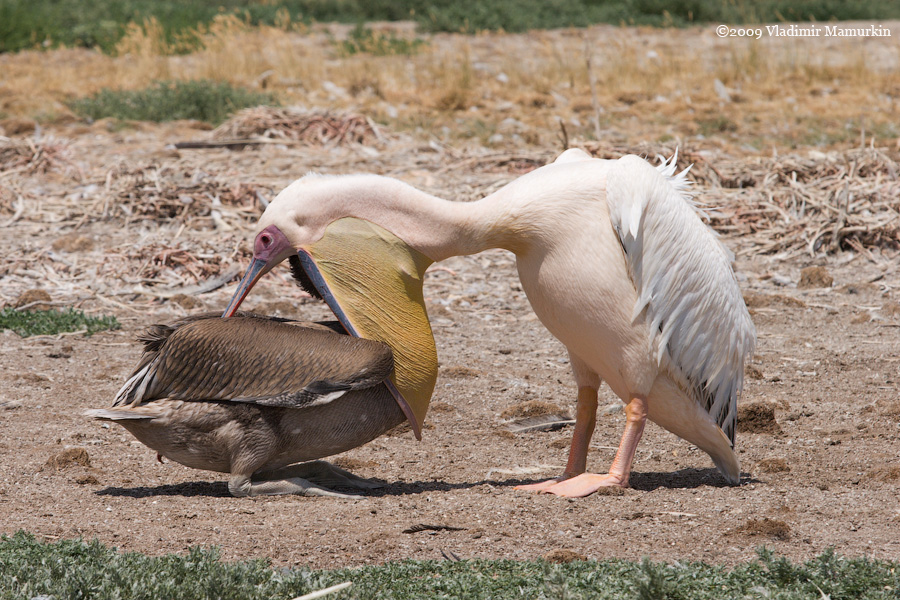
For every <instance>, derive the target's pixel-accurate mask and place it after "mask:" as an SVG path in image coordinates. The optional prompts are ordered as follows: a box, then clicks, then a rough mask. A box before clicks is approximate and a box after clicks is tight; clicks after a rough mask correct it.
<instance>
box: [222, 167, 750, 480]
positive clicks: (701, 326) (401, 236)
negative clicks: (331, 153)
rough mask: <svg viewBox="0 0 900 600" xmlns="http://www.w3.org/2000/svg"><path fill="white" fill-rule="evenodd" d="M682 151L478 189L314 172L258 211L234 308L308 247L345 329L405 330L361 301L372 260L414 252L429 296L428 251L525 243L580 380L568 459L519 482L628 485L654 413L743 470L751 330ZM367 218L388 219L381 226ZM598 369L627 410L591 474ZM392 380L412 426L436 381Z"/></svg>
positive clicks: (523, 268) (548, 321)
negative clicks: (699, 207) (462, 196)
mask: <svg viewBox="0 0 900 600" xmlns="http://www.w3.org/2000/svg"><path fill="white" fill-rule="evenodd" d="M674 163H675V161H674V159H673V160H672V161H671V162H669V163H663V164H662V165H660V167H659V168H654V167H652V166H651V165H650V164H649V163H647V162H646V161H645V160H643V159H641V158H639V157H637V156H625V157H623V158H621V159H619V160H598V159H592V158H591V157H590V156H589V155H588V154H586V153H585V152H583V151H581V150H568V151H566V152H564V153H563V154H562V155H560V156H559V158H557V160H556V161H555V162H553V163H552V164H549V165H546V166H544V167H542V168H540V169H536V170H535V171H532V172H531V173H528V174H526V175H524V176H522V177H520V178H518V179H516V180H515V181H513V182H511V183H510V184H508V185H506V186H505V187H503V188H502V189H500V190H498V191H497V192H495V193H493V194H491V195H489V196H487V197H485V198H483V199H482V200H480V201H477V202H471V203H461V202H450V201H446V200H442V199H440V198H436V197H434V196H431V195H429V194H426V193H424V192H422V191H419V190H417V189H415V188H413V187H411V186H409V185H407V184H404V183H402V182H400V181H397V180H394V179H390V178H387V177H380V176H375V175H348V176H336V177H333V176H319V175H308V176H306V177H303V178H302V179H299V180H297V181H295V182H294V183H292V184H291V185H289V186H288V187H287V188H285V189H284V190H283V191H282V192H281V193H280V194H279V195H278V196H277V197H276V198H275V200H273V202H272V203H271V204H270V205H269V207H268V208H267V209H266V211H265V213H264V214H263V215H262V217H261V218H260V221H259V224H258V232H259V233H258V234H257V236H256V241H255V246H254V260H253V262H252V264H251V266H250V268H249V269H248V270H247V273H246V274H245V275H244V278H243V280H242V281H241V283H240V285H239V287H238V289H237V291H236V292H235V295H234V298H233V299H232V301H231V304H230V305H229V307H228V308H227V309H226V311H225V315H224V316H230V315H231V314H233V313H234V311H235V310H237V307H238V306H239V305H240V303H241V301H242V300H243V298H244V297H245V296H246V294H247V292H248V291H249V290H250V288H251V287H252V286H253V284H254V283H255V282H256V281H257V279H258V278H259V277H260V276H261V275H262V274H264V273H265V272H267V271H268V270H269V269H271V268H272V267H273V266H275V265H276V264H278V263H280V262H281V261H282V260H284V259H285V258H287V257H289V256H291V255H294V254H297V253H299V256H300V258H301V261H302V262H303V265H304V268H305V269H306V271H307V273H308V274H309V275H310V277H311V279H312V280H313V281H314V282H315V283H316V285H317V287H318V288H319V291H320V292H322V294H323V296H325V298H326V300H328V302H329V305H330V306H331V308H332V310H334V312H335V314H336V315H337V317H338V318H339V319H340V320H341V322H342V323H344V325H345V327H347V328H348V330H349V331H350V332H351V333H354V332H355V333H357V334H358V335H361V336H363V337H369V336H367V335H366V331H367V330H372V329H379V328H380V329H381V330H382V331H384V330H387V329H392V328H393V329H402V328H403V320H404V315H403V314H395V311H394V310H393V307H392V306H391V305H384V304H382V305H379V306H380V310H379V312H378V313H377V314H376V313H372V312H371V310H360V307H362V306H364V305H365V306H368V307H371V306H373V304H374V305H378V303H377V302H374V299H373V298H371V295H370V294H369V293H368V291H367V290H369V289H370V288H371V285H372V283H371V275H370V274H369V272H368V269H369V268H371V267H372V266H373V265H377V264H381V263H387V262H392V261H393V260H394V259H393V258H392V257H393V256H395V255H398V254H400V255H406V254H407V253H408V252H412V255H413V256H416V257H417V259H416V260H415V261H414V262H413V264H411V265H410V266H408V267H407V270H408V272H409V278H408V280H409V282H410V284H409V286H408V289H409V290H410V293H414V294H418V295H419V296H418V297H421V287H420V286H421V277H422V274H423V272H424V270H425V269H426V268H427V267H428V265H430V264H431V263H432V262H436V261H440V260H444V259H446V258H448V257H451V256H457V255H464V254H474V253H477V252H481V251H483V250H486V249H489V248H504V249H506V250H509V251H511V252H513V253H514V254H515V255H516V262H517V266H518V271H519V277H520V279H521V282H522V288H523V289H524V290H525V293H526V294H527V296H528V299H529V301H530V302H531V306H532V307H533V309H534V311H535V313H536V314H537V316H538V317H539V318H540V320H541V322H543V324H544V325H545V326H546V327H547V328H548V329H549V330H550V332H551V333H553V335H555V336H556V337H557V338H559V340H560V341H562V343H563V344H565V346H566V348H567V350H568V352H569V356H570V359H571V363H572V369H573V372H574V375H575V380H576V383H577V385H578V400H577V408H576V423H575V431H574V434H573V438H572V445H571V449H570V451H569V460H568V464H567V466H566V468H565V470H564V472H563V473H562V475H561V476H560V477H557V478H556V479H553V480H550V481H545V482H542V483H538V484H534V485H531V486H523V487H525V488H530V489H539V490H545V491H547V492H550V493H554V494H557V495H560V496H586V495H588V494H591V493H593V492H594V491H596V490H597V489H599V488H600V487H603V486H622V487H624V486H627V485H628V480H629V474H630V472H631V464H632V460H633V458H634V453H635V450H636V448H637V444H638V442H639V441H640V438H641V434H642V432H643V429H644V424H645V422H646V419H648V418H649V419H650V420H652V421H653V422H655V423H657V424H659V425H661V426H662V427H664V428H665V429H667V430H669V431H671V432H672V433H674V434H676V435H678V436H679V437H681V438H683V439H685V440H687V441H688V442H691V443H692V444H694V445H696V446H697V447H699V448H701V449H702V450H704V451H705V452H706V453H708V454H709V455H710V457H712V459H713V462H714V463H715V465H716V466H717V467H718V469H719V470H720V471H721V472H722V474H723V475H724V476H725V478H726V479H727V480H728V481H729V482H731V483H737V482H738V480H739V477H740V467H739V464H738V459H737V456H736V455H735V453H734V450H733V446H734V430H735V421H736V414H737V401H738V397H739V395H740V393H741V388H742V384H743V364H744V360H745V359H746V358H747V357H748V356H749V355H750V353H751V352H752V350H753V346H754V343H755V331H754V327H753V324H752V322H751V320H750V316H749V314H748V313H747V309H746V307H745V305H744V302H743V298H742V296H741V293H740V290H739V288H738V284H737V281H736V280H735V277H734V273H733V271H732V268H731V262H732V255H731V253H730V252H729V251H728V250H727V249H726V248H725V247H724V246H723V245H722V244H721V243H720V242H719V240H718V239H717V237H716V235H715V234H714V233H713V232H712V230H710V229H709V228H708V227H707V226H706V225H704V224H703V222H702V221H701V220H700V217H699V216H698V214H697V211H696V210H695V209H694V207H693V206H692V204H691V203H690V202H689V201H688V200H687V198H686V197H685V196H684V195H683V194H682V193H681V191H680V189H681V188H682V187H683V186H684V184H685V183H686V182H685V180H684V174H683V173H682V175H679V176H675V175H674V169H675V164H674ZM361 222H367V223H369V224H375V226H376V228H377V230H382V229H383V230H386V231H388V232H390V234H389V235H382V234H379V233H377V232H376V233H375V234H371V233H369V228H367V227H365V226H361ZM398 245H400V246H404V247H403V248H398ZM410 248H411V249H412V250H411V251H410ZM373 324H376V325H377V327H374V328H373ZM374 337H375V339H379V340H381V341H385V342H386V343H388V345H391V347H392V348H393V349H394V352H395V360H396V353H397V351H398V348H397V347H396V345H395V344H392V343H391V341H390V339H385V337H378V336H377V335H376V336H374ZM388 337H390V336H388ZM601 381H606V383H607V385H609V387H610V388H611V389H612V390H613V392H614V393H615V394H616V395H617V396H619V398H621V399H622V400H623V401H624V402H625V404H626V407H625V412H626V417H627V419H626V425H625V432H624V434H623V436H622V439H621V442H620V443H619V447H618V451H617V452H616V456H615V459H614V460H613V462H612V465H611V467H610V469H609V472H608V473H605V474H591V473H586V472H585V471H586V462H587V452H588V446H589V443H590V439H591V435H592V434H593V429H594V423H595V417H596V410H597V390H598V388H599V386H600V382H601ZM397 383H398V385H397V394H396V397H397V399H398V402H399V403H400V404H401V406H402V407H404V410H405V411H406V414H407V416H409V417H410V420H411V421H412V422H413V425H414V427H416V426H417V425H420V424H421V420H422V418H423V417H424V411H425V409H426V408H427V398H426V399H425V401H424V403H423V402H422V398H423V397H425V396H427V397H430V395H431V388H428V389H427V390H423V389H419V388H418V387H417V385H416V384H415V383H414V382H413V383H411V384H410V383H401V382H397ZM431 385H432V386H433V380H432V381H431ZM408 395H409V396H412V397H411V398H410V397H407V396H408ZM416 429H418V427H416Z"/></svg>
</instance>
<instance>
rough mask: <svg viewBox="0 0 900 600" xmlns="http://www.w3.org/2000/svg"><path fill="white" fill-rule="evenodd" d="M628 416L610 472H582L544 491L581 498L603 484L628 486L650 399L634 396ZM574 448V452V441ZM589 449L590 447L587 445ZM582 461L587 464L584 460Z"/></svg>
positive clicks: (627, 409) (626, 411)
mask: <svg viewBox="0 0 900 600" xmlns="http://www.w3.org/2000/svg"><path fill="white" fill-rule="evenodd" d="M625 418H626V421H625V433H624V434H622V441H621V442H619V449H618V450H617V451H616V457H615V459H613V462H612V465H610V467H609V473H606V474H603V475H596V474H593V473H583V472H582V474H581V475H577V476H575V477H572V478H567V479H565V480H563V481H560V482H559V483H557V484H556V485H551V486H548V487H546V488H544V491H546V492H548V493H550V494H556V495H557V496H564V497H567V498H581V497H584V496H589V495H590V494H593V493H594V492H596V491H597V490H599V489H600V488H602V487H609V486H617V487H628V477H629V475H630V474H631V463H632V461H633V460H634V453H635V451H636V450H637V445H638V442H640V441H641V434H643V433H644V424H645V423H646V422H647V399H646V398H641V397H638V396H635V397H634V398H632V399H631V402H629V403H628V406H626V407H625ZM572 449H573V452H574V449H575V443H574V440H573V443H572ZM586 451H587V446H586V445H585V452H586ZM570 464H571V455H570ZM581 464H582V465H584V463H581ZM582 470H583V469H582Z"/></svg>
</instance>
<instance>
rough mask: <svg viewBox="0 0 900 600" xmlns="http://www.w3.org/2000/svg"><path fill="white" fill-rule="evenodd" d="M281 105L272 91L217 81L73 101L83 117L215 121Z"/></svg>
mask: <svg viewBox="0 0 900 600" xmlns="http://www.w3.org/2000/svg"><path fill="white" fill-rule="evenodd" d="M261 104H265V105H277V104H278V102H277V100H276V99H275V97H274V96H273V95H272V94H265V93H259V92H254V91H252V90H248V89H243V88H237V87H233V86H232V85H230V84H228V83H224V82H215V81H207V80H200V81H157V82H155V83H154V84H153V85H151V86H150V87H148V88H145V89H142V90H131V91H129V90H101V91H100V92H98V93H96V94H94V95H92V96H88V97H87V98H80V99H77V100H73V101H72V102H70V103H69V107H70V108H71V109H72V110H73V111H74V112H75V113H76V114H79V115H81V116H83V117H87V118H90V119H103V118H106V117H113V118H116V119H124V120H132V121H157V122H159V121H172V120H175V119H196V120H198V121H206V122H208V123H212V124H214V125H215V124H218V123H221V122H222V121H224V120H225V119H226V118H227V117H228V116H229V115H231V114H232V113H234V112H236V111H238V110H240V109H242V108H248V107H251V106H259V105H261Z"/></svg>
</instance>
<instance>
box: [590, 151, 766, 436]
mask: <svg viewBox="0 0 900 600" xmlns="http://www.w3.org/2000/svg"><path fill="white" fill-rule="evenodd" d="M676 157H677V152H676V156H673V157H672V159H671V160H669V161H666V160H663V161H662V164H660V165H659V166H658V167H656V168H655V169H654V168H653V167H652V166H650V165H649V163H647V162H646V161H644V160H643V159H641V158H639V157H637V156H626V157H623V158H622V159H620V160H619V161H617V163H616V165H615V166H613V167H612V168H611V169H610V171H609V174H608V176H607V189H608V193H607V202H608V204H609V211H610V219H611V221H612V225H613V227H614V228H615V230H616V232H617V233H618V235H619V239H620V241H621V242H622V246H623V247H624V249H625V255H626V260H627V263H628V269H629V272H630V273H631V276H632V279H633V281H634V284H635V287H636V288H637V293H638V300H637V303H636V304H635V307H634V313H633V318H634V320H635V321H637V320H638V319H640V318H641V317H642V315H643V317H644V318H645V319H646V321H647V323H648V324H649V325H650V328H651V329H650V330H651V332H653V333H652V334H651V335H652V337H653V338H654V339H651V344H656V346H655V347H651V348H652V349H653V350H654V351H655V353H656V360H657V362H658V364H659V365H660V366H662V367H667V366H674V367H675V368H676V369H677V373H678V374H679V375H681V376H682V377H683V378H684V379H685V381H686V383H687V385H688V387H689V388H691V389H690V390H687V391H689V393H691V394H692V395H693V396H694V397H695V399H696V400H697V401H698V402H701V403H702V404H704V408H706V410H707V411H708V412H709V414H710V415H711V416H712V417H713V419H715V420H716V422H717V423H719V425H720V426H721V427H722V429H723V430H724V431H725V432H726V434H728V436H729V437H730V438H732V439H733V435H734V423H735V420H736V417H737V401H738V396H739V395H740V391H741V388H742V385H743V368H744V360H745V359H746V358H748V357H749V356H750V354H751V353H752V352H753V347H754V345H755V341H756V332H755V329H754V327H753V323H752V322H751V320H750V316H749V314H748V312H747V309H746V306H745V305H744V301H743V297H742V296H741V292H740V289H739V288H738V285H737V282H736V280H735V278H734V273H733V271H732V268H731V262H732V260H733V255H732V253H731V252H730V251H729V250H728V249H727V248H725V247H724V246H723V245H722V243H721V242H720V241H719V240H718V238H717V236H716V234H715V233H714V232H713V231H712V230H711V229H710V228H709V227H707V226H706V225H705V224H704V223H703V222H702V221H701V219H700V216H699V213H700V211H699V209H698V208H697V207H696V205H695V203H693V202H692V201H691V200H690V199H689V198H688V197H686V195H685V194H684V190H685V188H686V187H687V186H688V185H689V183H690V182H689V181H688V180H687V179H686V175H687V172H688V169H689V168H690V167H688V169H685V170H684V171H682V172H681V173H679V174H677V175H676V174H675V162H676ZM657 332H658V335H657Z"/></svg>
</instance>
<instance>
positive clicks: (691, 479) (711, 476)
mask: <svg viewBox="0 0 900 600" xmlns="http://www.w3.org/2000/svg"><path fill="white" fill-rule="evenodd" d="M629 483H630V485H631V487H632V488H634V489H636V490H639V491H642V492H652V491H653V490H656V489H659V488H666V489H670V490H677V489H694V488H699V487H714V488H730V487H735V486H734V485H732V484H730V483H728V481H726V480H725V478H724V477H722V475H721V473H719V471H718V470H717V469H681V470H679V471H664V472H652V471H651V472H645V473H638V472H632V473H631V477H630V480H629ZM747 483H759V480H758V479H755V478H754V477H753V476H752V475H750V474H749V473H741V479H740V485H744V484H747Z"/></svg>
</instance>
